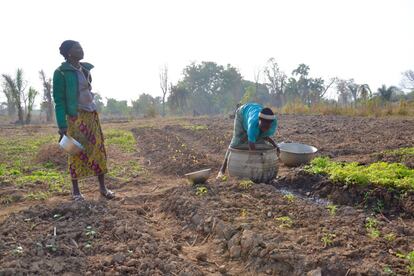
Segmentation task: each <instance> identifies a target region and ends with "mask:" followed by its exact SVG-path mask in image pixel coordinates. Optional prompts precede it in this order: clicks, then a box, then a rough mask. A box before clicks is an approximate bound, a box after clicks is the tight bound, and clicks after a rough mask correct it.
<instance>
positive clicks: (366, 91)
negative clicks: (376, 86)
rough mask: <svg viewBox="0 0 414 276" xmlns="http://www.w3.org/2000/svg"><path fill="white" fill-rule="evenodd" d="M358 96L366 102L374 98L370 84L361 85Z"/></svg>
mask: <svg viewBox="0 0 414 276" xmlns="http://www.w3.org/2000/svg"><path fill="white" fill-rule="evenodd" d="M358 94H359V95H360V97H361V99H362V100H364V101H366V100H368V99H369V98H371V97H372V92H371V89H370V88H369V85H368V84H361V85H360V86H359V87H358Z"/></svg>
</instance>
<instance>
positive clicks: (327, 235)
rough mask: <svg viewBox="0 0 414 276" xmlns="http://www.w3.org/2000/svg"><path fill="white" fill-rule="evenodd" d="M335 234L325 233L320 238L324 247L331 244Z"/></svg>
mask: <svg viewBox="0 0 414 276" xmlns="http://www.w3.org/2000/svg"><path fill="white" fill-rule="evenodd" d="M335 237H336V235H335V234H331V233H325V234H324V235H323V237H322V238H321V242H322V243H323V247H324V248H326V247H328V246H331V245H332V244H333V240H334V239H335Z"/></svg>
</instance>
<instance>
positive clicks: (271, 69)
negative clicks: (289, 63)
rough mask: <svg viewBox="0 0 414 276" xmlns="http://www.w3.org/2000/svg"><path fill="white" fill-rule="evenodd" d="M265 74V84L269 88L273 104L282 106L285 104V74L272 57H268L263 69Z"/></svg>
mask: <svg viewBox="0 0 414 276" xmlns="http://www.w3.org/2000/svg"><path fill="white" fill-rule="evenodd" d="M264 74H265V76H266V80H267V82H266V86H267V87H268V89H269V92H270V95H272V96H273V97H274V102H273V103H274V104H275V106H276V107H282V106H283V105H284V104H285V101H286V99H285V93H284V92H285V87H286V80H287V76H286V74H285V73H284V72H282V71H281V70H280V68H279V65H278V64H277V62H276V61H275V59H274V58H270V59H269V60H268V61H267V64H266V66H265V69H264Z"/></svg>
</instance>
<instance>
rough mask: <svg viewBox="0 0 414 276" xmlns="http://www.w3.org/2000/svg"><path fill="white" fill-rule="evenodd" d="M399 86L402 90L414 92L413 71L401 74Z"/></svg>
mask: <svg viewBox="0 0 414 276" xmlns="http://www.w3.org/2000/svg"><path fill="white" fill-rule="evenodd" d="M401 86H402V87H403V88H404V89H409V90H411V91H414V71H413V70H407V71H405V72H403V79H402V81H401Z"/></svg>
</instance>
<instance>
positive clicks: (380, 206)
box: [374, 200, 384, 213]
mask: <svg viewBox="0 0 414 276" xmlns="http://www.w3.org/2000/svg"><path fill="white" fill-rule="evenodd" d="M374 211H375V212H376V213H382V211H384V202H383V201H382V200H377V202H376V204H375V207H374Z"/></svg>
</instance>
